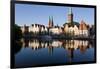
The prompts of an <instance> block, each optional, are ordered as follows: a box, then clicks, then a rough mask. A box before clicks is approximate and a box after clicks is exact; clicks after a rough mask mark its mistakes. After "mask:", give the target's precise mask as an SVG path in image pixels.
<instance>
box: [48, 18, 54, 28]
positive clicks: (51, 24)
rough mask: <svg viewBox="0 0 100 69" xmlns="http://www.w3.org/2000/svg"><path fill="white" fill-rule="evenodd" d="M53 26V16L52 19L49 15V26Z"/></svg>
mask: <svg viewBox="0 0 100 69" xmlns="http://www.w3.org/2000/svg"><path fill="white" fill-rule="evenodd" d="M53 26H54V25H53V17H52V20H51V18H50V16H49V23H48V27H49V28H51V27H53Z"/></svg>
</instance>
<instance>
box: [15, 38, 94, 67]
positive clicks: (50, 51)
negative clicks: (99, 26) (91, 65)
mask: <svg viewBox="0 0 100 69" xmlns="http://www.w3.org/2000/svg"><path fill="white" fill-rule="evenodd" d="M94 54H95V43H94V40H91V41H88V40H61V39H60V40H57V39H56V40H49V41H43V40H42V41H40V40H38V39H30V40H26V39H21V40H20V42H17V43H16V44H15V67H30V66H39V65H51V64H52V65H53V64H54V65H55V64H72V63H80V62H89V61H95V55H94Z"/></svg>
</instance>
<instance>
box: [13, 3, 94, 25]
mask: <svg viewBox="0 0 100 69" xmlns="http://www.w3.org/2000/svg"><path fill="white" fill-rule="evenodd" d="M69 8H70V7H67V6H66V7H63V6H47V5H32V4H31V5H29V4H16V5H15V24H18V25H19V26H23V25H24V24H26V25H28V26H30V25H31V24H35V23H36V24H43V25H45V26H47V25H48V22H49V17H52V16H53V21H54V25H59V26H63V24H64V23H65V22H67V21H68V13H69ZM71 8H72V12H73V15H74V17H73V18H74V21H76V22H79V23H80V22H81V20H83V21H85V22H86V23H87V24H90V25H91V24H94V8H83V7H71Z"/></svg>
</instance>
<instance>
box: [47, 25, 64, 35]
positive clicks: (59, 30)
mask: <svg viewBox="0 0 100 69" xmlns="http://www.w3.org/2000/svg"><path fill="white" fill-rule="evenodd" d="M49 32H50V33H52V34H57V35H59V34H62V33H63V30H62V27H59V26H55V27H52V28H49Z"/></svg>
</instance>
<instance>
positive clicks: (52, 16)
mask: <svg viewBox="0 0 100 69" xmlns="http://www.w3.org/2000/svg"><path fill="white" fill-rule="evenodd" d="M52 26H54V25H53V16H52Z"/></svg>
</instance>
